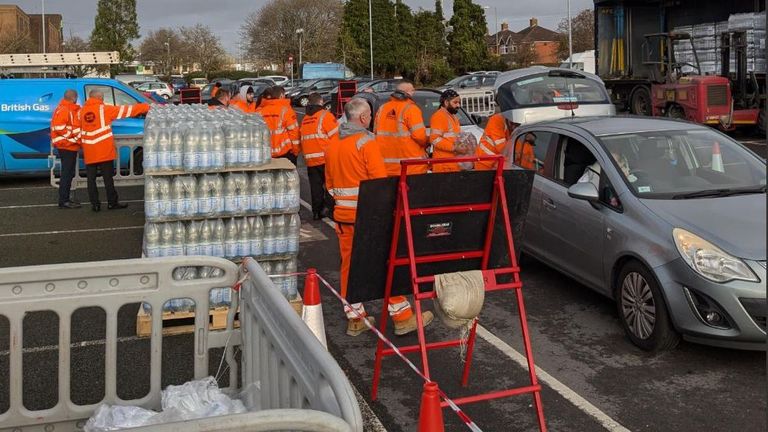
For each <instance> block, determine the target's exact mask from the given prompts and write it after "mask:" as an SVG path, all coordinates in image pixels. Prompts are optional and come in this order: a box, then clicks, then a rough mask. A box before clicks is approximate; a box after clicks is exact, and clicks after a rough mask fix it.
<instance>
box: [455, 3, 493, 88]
mask: <svg viewBox="0 0 768 432" xmlns="http://www.w3.org/2000/svg"><path fill="white" fill-rule="evenodd" d="M449 25H450V26H451V27H452V28H453V30H452V31H451V33H450V34H449V35H448V43H449V44H450V50H449V54H448V60H449V62H450V64H451V66H452V67H453V68H454V69H455V70H456V72H457V73H466V72H470V71H472V70H477V69H482V68H484V67H485V65H486V64H487V63H488V57H489V56H488V48H487V46H486V43H485V33H486V29H487V28H488V26H487V24H486V22H485V14H484V12H483V8H482V7H480V6H479V5H477V4H475V3H473V2H472V0H455V1H454V3H453V17H451V20H450V21H449Z"/></svg>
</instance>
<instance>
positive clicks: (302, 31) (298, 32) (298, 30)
mask: <svg viewBox="0 0 768 432" xmlns="http://www.w3.org/2000/svg"><path fill="white" fill-rule="evenodd" d="M296 34H297V35H299V67H301V49H302V46H301V45H302V39H303V36H304V29H303V28H300V29H296Z"/></svg>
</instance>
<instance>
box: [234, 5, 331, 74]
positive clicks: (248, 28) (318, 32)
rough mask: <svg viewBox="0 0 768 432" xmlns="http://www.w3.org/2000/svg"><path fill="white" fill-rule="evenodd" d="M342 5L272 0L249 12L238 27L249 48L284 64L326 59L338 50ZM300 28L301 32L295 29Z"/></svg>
mask: <svg viewBox="0 0 768 432" xmlns="http://www.w3.org/2000/svg"><path fill="white" fill-rule="evenodd" d="M341 16H342V5H341V3H340V2H339V1H337V0H272V1H270V2H269V3H267V4H266V5H265V6H263V7H262V8H261V9H259V10H258V11H256V12H254V13H252V14H250V15H249V16H248V17H247V18H246V20H245V23H244V24H243V26H242V28H241V32H242V35H243V39H244V40H245V42H246V44H247V46H248V52H249V54H250V55H252V56H254V57H259V58H264V59H267V60H270V61H272V62H274V63H278V64H284V63H285V62H286V61H287V60H288V56H289V55H293V57H294V61H295V62H296V63H297V64H298V60H299V38H301V51H302V61H304V62H313V61H322V62H324V61H329V60H331V59H334V58H335V57H336V54H337V51H338V50H337V47H336V45H337V42H338V41H339V27H340V23H341ZM299 29H303V31H302V33H301V34H298V33H297V32H296V31H297V30H299Z"/></svg>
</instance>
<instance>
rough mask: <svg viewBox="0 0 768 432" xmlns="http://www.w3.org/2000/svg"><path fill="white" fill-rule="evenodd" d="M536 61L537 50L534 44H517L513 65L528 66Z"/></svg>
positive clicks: (513, 55)
mask: <svg viewBox="0 0 768 432" xmlns="http://www.w3.org/2000/svg"><path fill="white" fill-rule="evenodd" d="M535 61H536V51H534V49H533V44H531V43H529V42H524V43H521V44H519V45H517V50H516V51H515V52H514V53H512V65H513V66H514V67H515V68H516V69H517V68H526V67H528V66H530V65H532V64H533V63H534V62H535Z"/></svg>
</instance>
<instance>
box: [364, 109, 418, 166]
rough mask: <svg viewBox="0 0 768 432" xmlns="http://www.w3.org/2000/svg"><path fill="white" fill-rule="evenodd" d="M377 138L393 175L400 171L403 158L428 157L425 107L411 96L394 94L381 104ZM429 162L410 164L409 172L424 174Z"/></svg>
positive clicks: (378, 114)
mask: <svg viewBox="0 0 768 432" xmlns="http://www.w3.org/2000/svg"><path fill="white" fill-rule="evenodd" d="M374 125H375V126H374V131H375V132H376V138H377V140H378V141H379V143H380V145H381V154H382V156H384V163H385V164H386V167H387V174H388V175H390V176H398V175H400V161H402V160H404V159H424V158H426V157H427V153H426V146H427V131H426V129H425V128H424V119H423V117H422V115H421V110H420V109H419V107H418V106H416V104H414V103H413V102H412V101H411V100H410V99H400V98H397V97H392V98H390V100H389V101H388V102H387V103H385V104H384V105H382V106H381V108H379V112H378V113H376V122H375V123H374ZM425 172H427V166H426V165H418V166H412V167H409V168H408V174H423V173H425Z"/></svg>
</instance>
